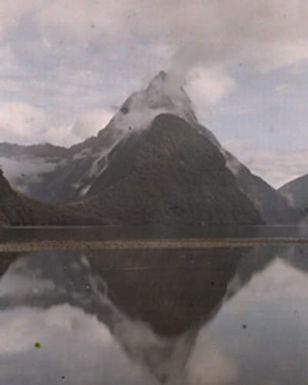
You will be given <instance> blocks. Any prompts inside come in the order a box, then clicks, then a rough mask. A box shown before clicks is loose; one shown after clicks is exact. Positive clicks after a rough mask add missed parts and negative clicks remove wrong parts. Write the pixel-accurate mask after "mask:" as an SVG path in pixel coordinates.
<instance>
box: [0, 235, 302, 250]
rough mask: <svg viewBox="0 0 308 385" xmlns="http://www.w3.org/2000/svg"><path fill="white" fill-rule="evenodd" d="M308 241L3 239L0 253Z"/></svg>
mask: <svg viewBox="0 0 308 385" xmlns="http://www.w3.org/2000/svg"><path fill="white" fill-rule="evenodd" d="M269 245H272V246H279V245H280V246H283V245H285V246H288V245H289V246H291V245H308V239H307V238H212V239H205V238H199V239H198V238H182V239H154V240H153V239H142V240H103V241H70V240H64V241H63V240H62V241H54V240H53V241H48V240H44V241H29V242H6V243H0V253H5V252H38V251H91V250H93V251H95V250H125V249H144V250H146V249H208V248H236V247H237V248H238V247H255V246H269Z"/></svg>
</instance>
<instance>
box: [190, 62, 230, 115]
mask: <svg viewBox="0 0 308 385" xmlns="http://www.w3.org/2000/svg"><path fill="white" fill-rule="evenodd" d="M234 87H235V82H234V80H233V79H232V78H231V77H230V76H229V75H228V74H227V73H226V72H225V71H224V70H222V69H221V68H217V67H214V68H208V69H207V68H204V67H196V68H194V69H193V70H191V71H190V72H189V74H188V76H187V84H186V90H187V92H188V93H189V95H191V99H192V102H193V105H194V107H195V109H196V111H200V112H201V111H202V112H203V114H204V109H205V108H206V107H212V106H213V105H215V104H217V103H218V102H219V101H220V100H221V99H222V98H224V97H225V96H227V95H228V94H229V93H230V92H231V91H232V89H233V88H234Z"/></svg>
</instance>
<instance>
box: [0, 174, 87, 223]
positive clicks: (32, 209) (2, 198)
mask: <svg viewBox="0 0 308 385" xmlns="http://www.w3.org/2000/svg"><path fill="white" fill-rule="evenodd" d="M91 222H93V219H92V218H89V217H87V216H86V215H84V216H83V215H78V214H76V213H74V211H73V210H71V209H70V208H65V207H60V206H58V207H57V206H54V205H45V204H43V203H40V202H37V201H34V200H32V199H30V198H27V197H26V196H24V195H22V194H20V193H18V192H16V191H14V190H13V189H12V188H11V186H10V184H9V183H8V181H7V180H6V179H5V177H4V175H3V173H2V171H1V170H0V224H2V225H74V224H82V223H91Z"/></svg>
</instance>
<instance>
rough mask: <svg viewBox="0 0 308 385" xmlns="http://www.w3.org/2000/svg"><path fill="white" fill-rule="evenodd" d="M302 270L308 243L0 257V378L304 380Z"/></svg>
mask: <svg viewBox="0 0 308 385" xmlns="http://www.w3.org/2000/svg"><path fill="white" fill-rule="evenodd" d="M307 272H308V247H279V248H277V247H259V248H254V249H252V248H250V249H247V248H246V249H226V250H224V249H219V250H189V251H186V250H177V251H172V250H168V251H163V250H151V251H144V250H143V251H140V250H138V251H133V250H132V251H129V250H126V251H124V250H122V251H111V252H110V251H108V252H107V251H106V252H95V253H94V252H93V253H86V254H79V253H72V254H69V253H66V254H64V253H35V254H27V255H25V254H2V255H1V254H0V273H1V278H0V384H1V385H29V384H31V385H37V384H42V385H53V384H70V385H105V384H106V385H107V384H108V385H113V384H115V385H120V384H121V385H126V384H127V385H128V384H129V385H138V384H140V385H141V384H142V385H152V384H153V385H154V384H172V385H173V384H174V385H203V384H204V385H212V384H213V385H218V384H238V385H244V384H245V385H250V384H252V385H257V384H258V385H284V384H290V385H291V384H292V385H294V384H296V385H302V384H307V383H308V369H307V363H308V276H307ZM35 345H36V346H35Z"/></svg>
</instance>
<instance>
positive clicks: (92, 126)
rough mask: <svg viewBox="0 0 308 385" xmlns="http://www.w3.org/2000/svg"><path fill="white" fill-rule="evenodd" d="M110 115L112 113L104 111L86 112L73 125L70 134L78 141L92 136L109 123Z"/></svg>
mask: <svg viewBox="0 0 308 385" xmlns="http://www.w3.org/2000/svg"><path fill="white" fill-rule="evenodd" d="M112 115H113V111H112V110H106V109H95V110H91V111H87V112H85V113H84V114H83V115H82V116H81V117H80V118H79V119H78V120H77V121H76V123H75V124H74V125H73V127H72V134H73V135H75V136H76V137H77V138H79V139H80V140H82V139H84V138H87V137H89V136H94V135H96V134H97V132H98V131H99V130H101V129H103V128H104V127H105V126H106V125H107V124H108V123H109V121H110V119H111V118H112Z"/></svg>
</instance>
